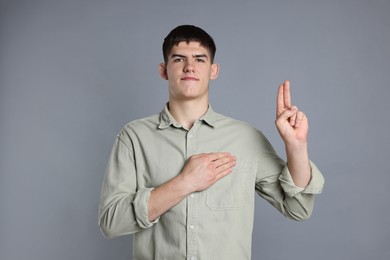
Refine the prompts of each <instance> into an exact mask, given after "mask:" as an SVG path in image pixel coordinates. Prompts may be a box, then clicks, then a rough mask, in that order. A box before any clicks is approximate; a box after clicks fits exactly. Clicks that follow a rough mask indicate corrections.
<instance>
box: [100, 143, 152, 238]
mask: <svg viewBox="0 0 390 260" xmlns="http://www.w3.org/2000/svg"><path fill="white" fill-rule="evenodd" d="M152 190H153V188H147V187H138V185H137V172H136V167H135V161H134V156H133V151H132V148H131V145H130V144H129V143H128V142H126V141H124V140H123V139H122V138H121V137H120V136H118V137H117V139H116V141H115V143H114V146H113V148H112V151H111V155H110V159H109V161H108V165H107V169H106V173H105V177H104V180H103V185H102V189H101V195H100V204H99V226H100V229H101V231H102V233H103V234H104V236H105V237H107V238H112V237H116V236H121V235H127V234H132V233H135V232H138V231H140V230H142V229H144V228H148V227H151V226H152V225H153V224H154V223H157V222H158V219H157V220H155V221H153V222H150V221H149V218H148V201H149V197H150V193H151V191H152Z"/></svg>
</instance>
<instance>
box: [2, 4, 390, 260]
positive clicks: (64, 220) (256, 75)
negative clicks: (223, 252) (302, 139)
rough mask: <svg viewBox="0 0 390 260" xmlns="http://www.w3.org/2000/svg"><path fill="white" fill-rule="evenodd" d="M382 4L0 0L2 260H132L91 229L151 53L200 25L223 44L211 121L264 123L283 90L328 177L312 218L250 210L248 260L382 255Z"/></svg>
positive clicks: (139, 104)
mask: <svg viewBox="0 0 390 260" xmlns="http://www.w3.org/2000/svg"><path fill="white" fill-rule="evenodd" d="M389 11H390V1H387V0H382V1H380V0H375V1H368V0H367V1H352V0H350V1H347V0H345V1H334V0H332V1H255V0H253V1H238V0H237V1H233V0H230V1H185V0H181V1H173V0H165V1H125V0H111V1H108V0H107V1H92V0H67V1H59V0H46V1H45V0H35V1H28V0H24V1H23V0H8V1H7V0H1V1H0V44H1V45H0V86H1V89H0V91H1V92H0V156H1V157H0V172H1V175H0V210H1V212H0V259H4V260H13V259H18V260H19V259H31V260H38V259H40V260H41V259H84V260H86V259H131V252H132V248H131V236H127V237H121V238H115V239H112V240H106V239H104V238H103V237H102V235H101V233H100V231H99V229H98V226H97V211H98V202H99V194H100V187H101V183H102V179H103V175H104V170H105V167H106V163H107V159H108V156H109V153H110V150H111V146H112V144H113V142H114V138H115V135H116V134H117V133H118V131H119V130H120V128H121V127H122V126H123V125H124V124H126V123H127V122H129V121H131V120H134V119H136V118H140V117H144V116H148V115H150V114H153V113H157V112H159V111H160V110H161V109H162V107H163V106H164V104H165V102H166V100H167V87H166V82H165V81H163V80H162V79H160V77H159V75H158V73H157V64H158V63H160V62H161V61H162V54H161V43H162V39H163V38H164V37H165V35H166V34H167V33H168V32H169V31H170V30H171V29H172V28H174V27H175V26H176V25H179V24H195V25H198V26H200V27H203V28H204V29H206V30H207V31H208V32H209V33H210V34H211V35H212V36H213V37H214V39H215V41H216V43H217V49H218V50H217V56H216V62H218V63H220V64H221V67H222V71H221V73H220V76H219V78H218V79H217V80H215V81H213V82H212V85H211V104H212V105H213V107H214V109H215V110H216V111H218V112H221V113H224V114H226V115H229V116H232V117H235V118H237V119H240V120H244V121H247V122H249V123H251V124H252V125H254V126H256V127H257V128H260V129H261V130H262V131H263V132H264V134H266V136H267V137H268V138H269V139H270V141H271V142H272V143H273V144H274V146H275V149H277V151H278V152H279V153H281V154H284V150H283V144H282V142H281V140H280V138H279V136H278V134H277V131H276V129H275V126H274V114H275V112H274V111H275V98H276V88H277V86H278V84H279V83H280V82H282V81H283V80H284V79H290V80H291V84H292V91H293V92H292V95H293V103H295V104H297V105H298V106H299V107H300V108H301V109H302V110H304V111H305V112H306V113H307V115H308V117H309V120H310V133H309V135H310V154H311V159H312V160H314V161H315V162H316V163H317V165H318V166H319V167H320V169H321V170H322V172H323V174H324V176H325V178H326V188H325V190H324V192H323V194H322V195H320V196H318V199H317V202H316V208H315V212H314V213H313V216H312V218H311V219H310V220H308V221H306V222H299V223H298V222H293V221H290V220H287V219H285V218H284V217H283V216H281V215H280V214H279V213H278V212H276V210H274V209H273V208H272V207H271V206H270V205H268V204H267V203H266V202H264V201H263V200H261V199H258V200H257V201H256V218H255V219H256V222H255V228H254V231H253V252H252V254H253V259H301V260H302V259H313V258H315V259H317V260H320V259H324V260H325V259H354V260H356V259H389V257H390V232H389V231H390V206H389V202H388V191H387V188H388V187H389V181H390V177H389V172H388V166H387V164H388V161H389V151H388V145H389V143H390V140H389V139H390V138H389V134H388V131H389V128H390V120H389V116H388V110H389V104H388V99H389V98H390V88H389V86H388V83H389V82H390V76H389V75H390V73H389V68H390V47H389V46H390V16H389V15H388V13H389Z"/></svg>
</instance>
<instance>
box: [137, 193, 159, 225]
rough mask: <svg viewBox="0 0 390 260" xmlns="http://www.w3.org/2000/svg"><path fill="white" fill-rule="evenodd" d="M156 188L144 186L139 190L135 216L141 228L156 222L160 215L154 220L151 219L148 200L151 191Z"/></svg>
mask: <svg viewBox="0 0 390 260" xmlns="http://www.w3.org/2000/svg"><path fill="white" fill-rule="evenodd" d="M153 189H154V188H144V189H140V190H138V192H137V194H136V196H135V198H134V201H133V205H134V211H135V217H136V220H137V222H138V225H139V226H140V227H141V228H149V227H151V226H153V225H154V224H156V223H157V222H158V221H159V219H160V217H158V218H157V219H156V220H154V221H152V222H151V221H149V207H148V202H149V198H150V193H151V192H152V190H153Z"/></svg>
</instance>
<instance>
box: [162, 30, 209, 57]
mask: <svg viewBox="0 0 390 260" xmlns="http://www.w3.org/2000/svg"><path fill="white" fill-rule="evenodd" d="M180 42H186V43H190V42H199V43H200V45H201V46H202V47H204V48H206V49H207V50H208V51H209V53H210V59H211V63H213V61H214V56H215V52H216V47H215V43H214V40H213V38H211V36H210V35H209V34H208V33H207V32H205V31H204V30H203V29H201V28H199V27H196V26H194V25H180V26H178V27H176V28H175V29H173V30H172V31H171V32H170V33H169V34H168V35H167V37H165V39H164V43H163V45H162V50H163V55H164V61H165V62H167V61H168V55H169V54H170V52H171V50H172V48H173V46H175V45H176V46H177V45H179V43H180Z"/></svg>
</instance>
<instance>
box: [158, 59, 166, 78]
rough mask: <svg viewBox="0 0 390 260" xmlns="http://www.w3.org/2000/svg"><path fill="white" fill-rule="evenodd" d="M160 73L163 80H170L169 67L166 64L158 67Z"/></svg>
mask: <svg viewBox="0 0 390 260" xmlns="http://www.w3.org/2000/svg"><path fill="white" fill-rule="evenodd" d="M158 72H159V73H160V76H161V78H163V79H165V80H168V74H167V65H166V64H165V63H160V64H159V65H158Z"/></svg>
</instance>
